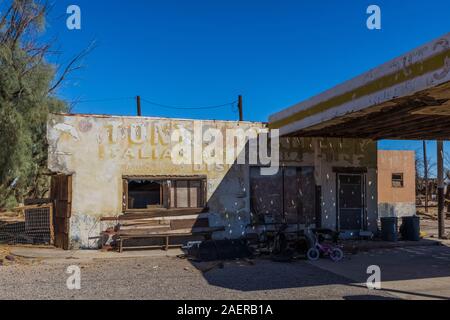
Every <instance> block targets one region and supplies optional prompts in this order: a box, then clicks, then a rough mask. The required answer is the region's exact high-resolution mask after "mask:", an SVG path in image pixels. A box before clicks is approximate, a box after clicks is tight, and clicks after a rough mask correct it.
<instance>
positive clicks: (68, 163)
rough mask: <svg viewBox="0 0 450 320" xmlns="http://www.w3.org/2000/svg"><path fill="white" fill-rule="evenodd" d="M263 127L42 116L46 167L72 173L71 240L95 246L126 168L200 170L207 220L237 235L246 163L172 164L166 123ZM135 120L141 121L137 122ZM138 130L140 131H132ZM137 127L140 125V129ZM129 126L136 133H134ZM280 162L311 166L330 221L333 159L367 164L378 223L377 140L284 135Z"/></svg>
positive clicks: (245, 195) (244, 212)
mask: <svg viewBox="0 0 450 320" xmlns="http://www.w3.org/2000/svg"><path fill="white" fill-rule="evenodd" d="M199 124H201V125H202V126H203V130H206V129H207V128H216V129H219V130H221V131H222V132H223V131H225V130H226V129H227V128H231V129H232V128H242V129H244V130H246V129H247V128H250V127H252V128H264V127H265V124H263V123H250V122H241V123H238V122H233V121H229V122H226V121H194V120H177V119H161V118H144V117H141V118H136V117H107V116H84V115H51V116H50V117H49V120H48V134H47V135H48V141H49V169H50V170H51V171H53V172H58V173H64V174H72V175H73V186H72V190H73V194H72V218H71V230H70V237H71V241H72V245H74V246H81V247H95V246H96V242H95V241H89V240H88V238H89V237H95V236H98V235H99V233H100V232H101V231H102V230H104V229H105V228H106V225H105V224H104V223H101V222H100V221H99V220H100V217H102V216H118V215H120V214H122V192H123V190H122V177H123V176H125V175H147V176H162V175H176V176H189V175H204V176H206V177H207V198H208V207H209V209H210V213H209V214H208V216H209V220H210V224H211V225H217V226H225V227H226V230H225V231H224V232H219V233H216V234H215V237H217V238H238V237H241V236H242V235H243V234H244V232H245V226H246V225H247V224H249V222H250V219H251V212H250V195H249V190H250V186H249V184H250V182H249V170H250V168H249V165H247V164H245V165H236V164H234V165H221V166H217V165H213V166H210V167H208V166H206V165H176V164H174V163H173V161H172V160H171V156H170V150H171V146H172V143H171V141H170V133H171V130H173V129H175V128H179V127H183V128H186V129H187V130H192V129H193V127H194V126H196V125H199ZM137 128H140V129H137ZM136 130H139V134H136V132H135V131H136ZM140 130H144V131H145V132H146V134H145V136H144V137H142V136H141V135H140ZM133 132H134V133H133ZM280 157H281V164H282V165H286V166H314V167H315V179H316V183H317V184H319V185H321V186H322V193H323V199H322V224H323V226H324V227H329V228H333V229H334V228H335V227H336V174H335V173H334V172H333V167H335V166H338V167H366V168H368V173H367V179H366V180H367V185H366V189H367V210H368V211H367V213H368V219H369V221H368V225H369V228H370V229H372V230H373V229H374V228H376V223H375V222H376V218H377V198H376V157H377V155H376V143H374V142H372V141H368V140H352V139H345V140H341V139H303V138H283V139H282V141H281V146H280Z"/></svg>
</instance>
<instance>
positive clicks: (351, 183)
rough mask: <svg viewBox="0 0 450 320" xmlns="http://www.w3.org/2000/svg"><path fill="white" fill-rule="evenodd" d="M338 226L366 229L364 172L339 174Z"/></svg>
mask: <svg viewBox="0 0 450 320" xmlns="http://www.w3.org/2000/svg"><path fill="white" fill-rule="evenodd" d="M337 176H338V190H339V197H338V226H339V230H342V231H359V230H363V229H364V208H365V192H364V174H347V173H345V174H338V175H337Z"/></svg>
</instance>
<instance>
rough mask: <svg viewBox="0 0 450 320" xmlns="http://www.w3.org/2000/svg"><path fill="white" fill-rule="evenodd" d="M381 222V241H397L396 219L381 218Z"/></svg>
mask: <svg viewBox="0 0 450 320" xmlns="http://www.w3.org/2000/svg"><path fill="white" fill-rule="evenodd" d="M380 220H381V238H382V240H383V241H392V242H395V241H397V240H398V235H397V218H396V217H383V218H381V219H380Z"/></svg>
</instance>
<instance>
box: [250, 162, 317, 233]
mask: <svg viewBox="0 0 450 320" xmlns="http://www.w3.org/2000/svg"><path fill="white" fill-rule="evenodd" d="M250 193H251V207H252V211H253V212H254V213H255V214H257V215H258V216H260V217H261V216H262V217H263V218H264V219H263V220H264V221H265V222H277V223H280V222H284V223H288V224H298V223H299V224H307V225H309V224H314V222H315V219H316V212H315V211H316V210H315V205H316V203H315V181H314V168H313V167H285V168H280V170H279V171H278V173H277V174H276V175H271V176H263V175H261V174H260V168H259V167H252V168H251V170H250Z"/></svg>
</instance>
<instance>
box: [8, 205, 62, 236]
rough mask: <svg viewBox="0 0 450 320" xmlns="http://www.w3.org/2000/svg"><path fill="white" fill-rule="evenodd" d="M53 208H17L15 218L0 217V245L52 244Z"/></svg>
mask: <svg viewBox="0 0 450 320" xmlns="http://www.w3.org/2000/svg"><path fill="white" fill-rule="evenodd" d="M52 207H53V206H52V205H51V204H47V205H33V206H25V207H21V208H18V209H20V213H18V214H17V215H16V216H11V215H10V216H7V217H0V243H4V244H48V245H51V244H53V242H54V236H53V208H52Z"/></svg>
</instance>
